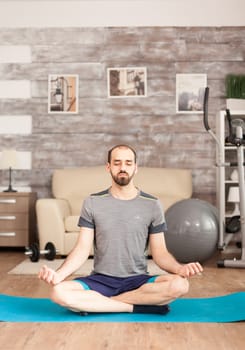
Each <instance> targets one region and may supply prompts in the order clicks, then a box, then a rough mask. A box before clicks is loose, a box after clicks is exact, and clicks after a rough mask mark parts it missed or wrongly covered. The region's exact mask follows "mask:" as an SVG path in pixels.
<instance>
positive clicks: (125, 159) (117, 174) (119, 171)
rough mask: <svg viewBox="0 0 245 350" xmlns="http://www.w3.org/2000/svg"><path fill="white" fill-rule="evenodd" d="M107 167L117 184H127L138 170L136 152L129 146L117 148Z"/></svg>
mask: <svg viewBox="0 0 245 350" xmlns="http://www.w3.org/2000/svg"><path fill="white" fill-rule="evenodd" d="M107 169H108V171H109V172H110V173H111V176H112V178H113V180H114V182H115V183H116V184H117V185H119V186H127V185H128V184H129V183H130V181H131V180H132V178H133V177H134V174H135V173H136V172H137V165H136V164H135V159H134V153H133V152H132V151H131V150H130V149H128V148H115V149H114V150H113V151H112V153H111V162H110V163H108V164H107Z"/></svg>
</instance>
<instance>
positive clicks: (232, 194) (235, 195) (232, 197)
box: [227, 186, 240, 203]
mask: <svg viewBox="0 0 245 350" xmlns="http://www.w3.org/2000/svg"><path fill="white" fill-rule="evenodd" d="M227 201H228V202H229V203H239V202H240V195H239V187H238V186H232V187H230V188H229V194H228V199H227Z"/></svg>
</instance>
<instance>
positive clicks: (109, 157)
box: [107, 144, 137, 163]
mask: <svg viewBox="0 0 245 350" xmlns="http://www.w3.org/2000/svg"><path fill="white" fill-rule="evenodd" d="M116 148H128V149H130V150H131V151H132V152H133V154H134V161H135V163H136V162H137V154H136V151H135V150H134V149H133V148H132V147H131V146H128V145H124V144H120V145H116V146H114V147H112V148H111V149H110V150H109V151H108V157H107V161H108V163H110V162H111V154H112V152H113V151H114V149H116Z"/></svg>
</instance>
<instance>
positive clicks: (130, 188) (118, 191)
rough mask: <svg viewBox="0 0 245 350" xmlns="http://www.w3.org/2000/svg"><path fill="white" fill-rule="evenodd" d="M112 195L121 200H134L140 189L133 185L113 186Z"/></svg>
mask: <svg viewBox="0 0 245 350" xmlns="http://www.w3.org/2000/svg"><path fill="white" fill-rule="evenodd" d="M110 193H111V195H112V196H113V197H115V198H117V199H121V200H130V199H134V198H135V197H136V196H137V194H138V189H137V188H136V187H135V186H134V185H133V184H130V185H126V186H119V185H117V184H112V186H111V188H110Z"/></svg>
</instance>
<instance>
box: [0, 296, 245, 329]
mask: <svg viewBox="0 0 245 350" xmlns="http://www.w3.org/2000/svg"><path fill="white" fill-rule="evenodd" d="M0 320H1V321H6V322H140V323H142V322H208V323H210V322H213V323H214V322H215V323H221V322H222V323H223V322H238V321H245V292H239V293H233V294H228V295H224V296H218V297H214V298H186V299H185V298H183V299H178V300H176V301H174V302H173V303H171V304H170V312H169V313H168V314H166V315H150V314H129V313H97V314H89V315H87V316H80V315H79V314H77V313H75V312H72V311H69V310H67V309H65V308H63V307H61V306H59V305H57V304H54V303H53V302H52V301H51V300H50V299H41V298H25V297H19V296H10V295H4V294H0Z"/></svg>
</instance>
